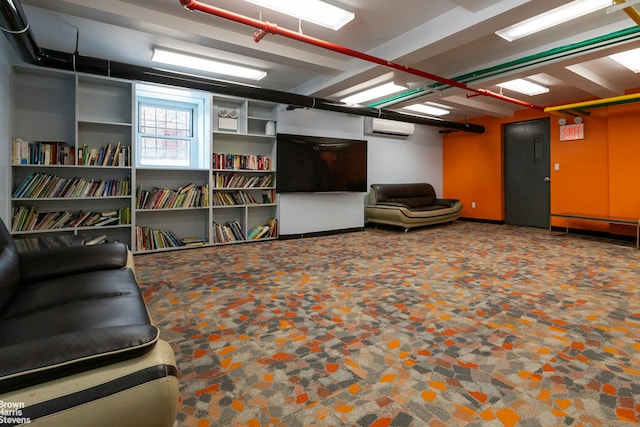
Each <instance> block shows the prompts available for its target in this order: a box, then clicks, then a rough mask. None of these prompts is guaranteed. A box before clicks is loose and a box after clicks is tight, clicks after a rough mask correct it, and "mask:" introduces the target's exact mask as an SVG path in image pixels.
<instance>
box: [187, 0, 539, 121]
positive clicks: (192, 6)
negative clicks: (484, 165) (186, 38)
mask: <svg viewBox="0 0 640 427" xmlns="http://www.w3.org/2000/svg"><path fill="white" fill-rule="evenodd" d="M180 3H181V4H182V5H183V6H184V7H185V8H187V9H189V10H197V11H200V12H204V13H208V14H210V15H214V16H218V17H220V18H225V19H228V20H231V21H235V22H238V23H240V24H245V25H249V26H251V27H254V28H257V29H259V30H260V31H259V32H257V33H256V34H255V36H254V40H255V41H256V42H259V41H260V40H262V38H263V37H264V36H265V35H266V34H267V33H271V34H279V35H281V36H285V37H289V38H291V39H294V40H298V41H301V42H304V43H308V44H311V45H314V46H318V47H321V48H323V49H328V50H332V51H334V52H338V53H342V54H344V55H348V56H351V57H353V58H359V59H362V60H365V61H369V62H373V63H374V64H378V65H382V66H384V67H389V68H393V69H395V70H399V71H404V72H405V73H409V74H413V75H416V76H419V77H422V78H425V79H429V80H434V81H436V82H440V83H444V84H446V85H449V86H454V87H458V88H461V89H465V90H468V91H470V92H474V93H476V94H478V95H484V96H489V97H492V98H496V99H500V100H502V101H507V102H511V103H513V104H517V105H520V106H524V107H528V108H533V109H535V110H540V111H544V108H543V107H540V106H537V105H534V104H531V103H528V102H525V101H521V100H519V99H515V98H511V97H508V96H504V95H501V94H498V93H494V92H491V91H490V90H486V89H475V88H472V87H469V86H467V85H466V84H464V83H460V82H457V81H455V80H450V79H447V78H445V77H440V76H437V75H435V74H431V73H427V72H424V71H421V70H417V69H415V68H411V67H407V66H405V65H400V64H396V63H393V62H391V61H387V60H385V59H382V58H378V57H376V56H372V55H369V54H367V53H364V52H359V51H357V50H353V49H349V48H348V47H344V46H340V45H337V44H334V43H331V42H327V41H324V40H320V39H317V38H315V37H310V36H307V35H304V34H300V33H296V32H295V31H291V30H287V29H285V28H280V27H278V26H277V25H275V24H271V23H269V22H263V21H259V20H257V19H253V18H249V17H248V16H244V15H239V14H237V13H234V12H230V11H228V10H224V9H220V8H217V7H214V6H210V5H208V4H203V3H200V2H198V1H196V0H180Z"/></svg>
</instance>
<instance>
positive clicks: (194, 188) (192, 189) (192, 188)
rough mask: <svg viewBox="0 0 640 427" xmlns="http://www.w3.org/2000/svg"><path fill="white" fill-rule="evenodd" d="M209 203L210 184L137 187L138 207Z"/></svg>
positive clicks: (183, 205) (180, 206) (198, 205)
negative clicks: (174, 186)
mask: <svg viewBox="0 0 640 427" xmlns="http://www.w3.org/2000/svg"><path fill="white" fill-rule="evenodd" d="M208 204H209V184H205V185H195V184H193V183H189V184H185V185H183V186H180V187H178V188H175V189H171V188H162V187H154V188H152V189H151V190H143V189H142V187H141V186H138V187H137V188H136V209H174V208H190V207H206V206H208Z"/></svg>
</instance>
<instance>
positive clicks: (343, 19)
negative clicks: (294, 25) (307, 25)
mask: <svg viewBox="0 0 640 427" xmlns="http://www.w3.org/2000/svg"><path fill="white" fill-rule="evenodd" d="M246 1H248V2H249V3H253V4H257V5H258V6H263V7H266V8H269V9H272V10H275V11H278V12H281V13H284V14H286V15H290V16H294V17H296V18H298V19H302V20H303V21H308V22H313V23H314V24H318V25H322V26H323V27H327V28H331V29H332V30H338V29H340V28H342V27H343V26H344V25H345V24H346V23H347V22H349V21H351V20H353V18H354V16H355V15H354V14H353V12H349V11H347V10H344V9H340V8H339V7H336V6H333V5H331V4H328V3H325V2H323V1H320V0H246Z"/></svg>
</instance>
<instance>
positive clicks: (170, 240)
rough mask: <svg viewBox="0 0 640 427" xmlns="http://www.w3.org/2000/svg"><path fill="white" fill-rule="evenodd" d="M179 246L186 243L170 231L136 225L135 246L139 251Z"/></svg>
mask: <svg viewBox="0 0 640 427" xmlns="http://www.w3.org/2000/svg"><path fill="white" fill-rule="evenodd" d="M181 246H186V245H185V244H184V243H183V242H182V239H180V238H179V237H178V236H177V235H176V234H175V233H174V232H172V231H169V230H160V229H157V228H151V227H140V226H136V248H137V250H139V251H153V250H156V249H167V248H178V247H181Z"/></svg>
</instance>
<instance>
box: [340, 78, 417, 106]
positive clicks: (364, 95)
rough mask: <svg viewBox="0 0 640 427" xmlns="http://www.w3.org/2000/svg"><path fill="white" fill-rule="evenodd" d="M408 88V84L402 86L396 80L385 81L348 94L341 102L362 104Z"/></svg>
mask: <svg viewBox="0 0 640 427" xmlns="http://www.w3.org/2000/svg"><path fill="white" fill-rule="evenodd" d="M406 89H407V88H406V86H401V85H398V84H396V83H394V82H389V83H385V84H383V85H380V86H374V87H372V88H370V89H367V90H365V91H362V92H358V93H356V94H353V95H350V96H347V97H346V98H342V99H341V100H340V102H344V103H345V104H361V103H363V102H365V101H370V100H372V99H377V98H382V97H383V96H387V95H391V94H392V93H396V92H400V91H401V90H406Z"/></svg>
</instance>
